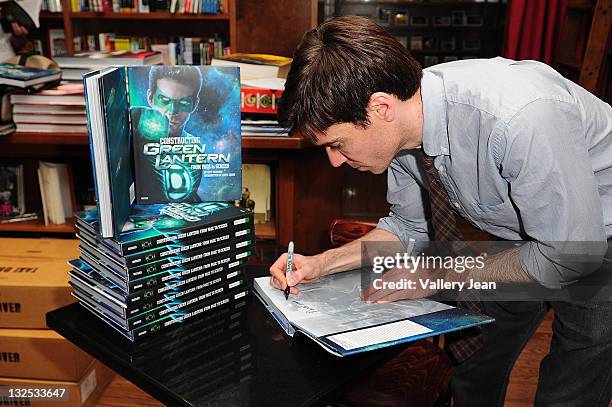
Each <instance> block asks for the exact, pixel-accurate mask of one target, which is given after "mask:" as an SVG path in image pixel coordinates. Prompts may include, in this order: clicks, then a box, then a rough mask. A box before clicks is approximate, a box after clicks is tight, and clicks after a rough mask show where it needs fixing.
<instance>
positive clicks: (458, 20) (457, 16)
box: [451, 10, 465, 27]
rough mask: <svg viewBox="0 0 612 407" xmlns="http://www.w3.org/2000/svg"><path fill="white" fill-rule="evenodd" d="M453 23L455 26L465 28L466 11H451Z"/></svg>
mask: <svg viewBox="0 0 612 407" xmlns="http://www.w3.org/2000/svg"><path fill="white" fill-rule="evenodd" d="M451 21H452V24H453V25H454V26H458V27H461V26H464V25H465V11H463V10H455V11H451Z"/></svg>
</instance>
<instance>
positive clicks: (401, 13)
mask: <svg viewBox="0 0 612 407" xmlns="http://www.w3.org/2000/svg"><path fill="white" fill-rule="evenodd" d="M393 21H394V23H395V25H396V26H397V27H406V26H408V12H407V11H406V10H397V11H396V12H395V16H394V20H393Z"/></svg>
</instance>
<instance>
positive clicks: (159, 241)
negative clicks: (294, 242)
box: [120, 212, 254, 256]
mask: <svg viewBox="0 0 612 407" xmlns="http://www.w3.org/2000/svg"><path fill="white" fill-rule="evenodd" d="M253 224H254V219H253V213H252V212H248V213H245V214H244V215H243V216H240V217H238V218H233V219H224V220H220V221H218V222H214V223H210V224H207V225H194V226H192V227H186V228H183V229H179V230H175V231H174V232H173V234H170V233H169V232H168V233H166V234H164V235H158V236H153V237H149V238H145V239H139V240H135V241H133V242H129V243H122V244H120V248H121V255H123V256H127V255H130V254H133V253H137V252H140V251H144V250H150V249H155V248H158V247H160V246H165V245H168V244H176V243H181V242H185V241H188V240H190V239H195V238H202V236H205V235H209V234H211V233H217V232H219V231H224V230H230V229H233V228H251V230H254V229H253V228H254V226H253Z"/></svg>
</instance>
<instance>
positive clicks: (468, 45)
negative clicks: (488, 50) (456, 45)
mask: <svg viewBox="0 0 612 407" xmlns="http://www.w3.org/2000/svg"><path fill="white" fill-rule="evenodd" d="M463 49H464V50H466V51H480V40H463Z"/></svg>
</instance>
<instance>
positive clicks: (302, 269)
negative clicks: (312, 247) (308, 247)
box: [270, 253, 324, 295]
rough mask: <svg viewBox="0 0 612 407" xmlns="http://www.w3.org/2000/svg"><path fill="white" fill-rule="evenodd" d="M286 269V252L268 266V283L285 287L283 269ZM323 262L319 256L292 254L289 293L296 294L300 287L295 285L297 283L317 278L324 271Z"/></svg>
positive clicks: (304, 282)
mask: <svg viewBox="0 0 612 407" xmlns="http://www.w3.org/2000/svg"><path fill="white" fill-rule="evenodd" d="M286 269H287V253H283V255H282V256H280V257H279V258H278V260H276V262H274V264H273V265H272V266H271V267H270V274H271V275H272V276H271V277H270V285H272V287H274V288H278V289H279V290H284V289H285V287H287V279H286V278H285V270H286ZM323 271H324V262H323V259H322V258H321V256H302V255H301V254H294V255H293V271H292V272H291V274H290V275H289V285H290V286H291V294H294V295H296V294H298V293H299V292H300V289H299V288H297V287H296V285H298V284H308V283H313V282H315V281H317V280H318V279H319V277H321V276H322V275H323V274H324V273H323Z"/></svg>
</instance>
